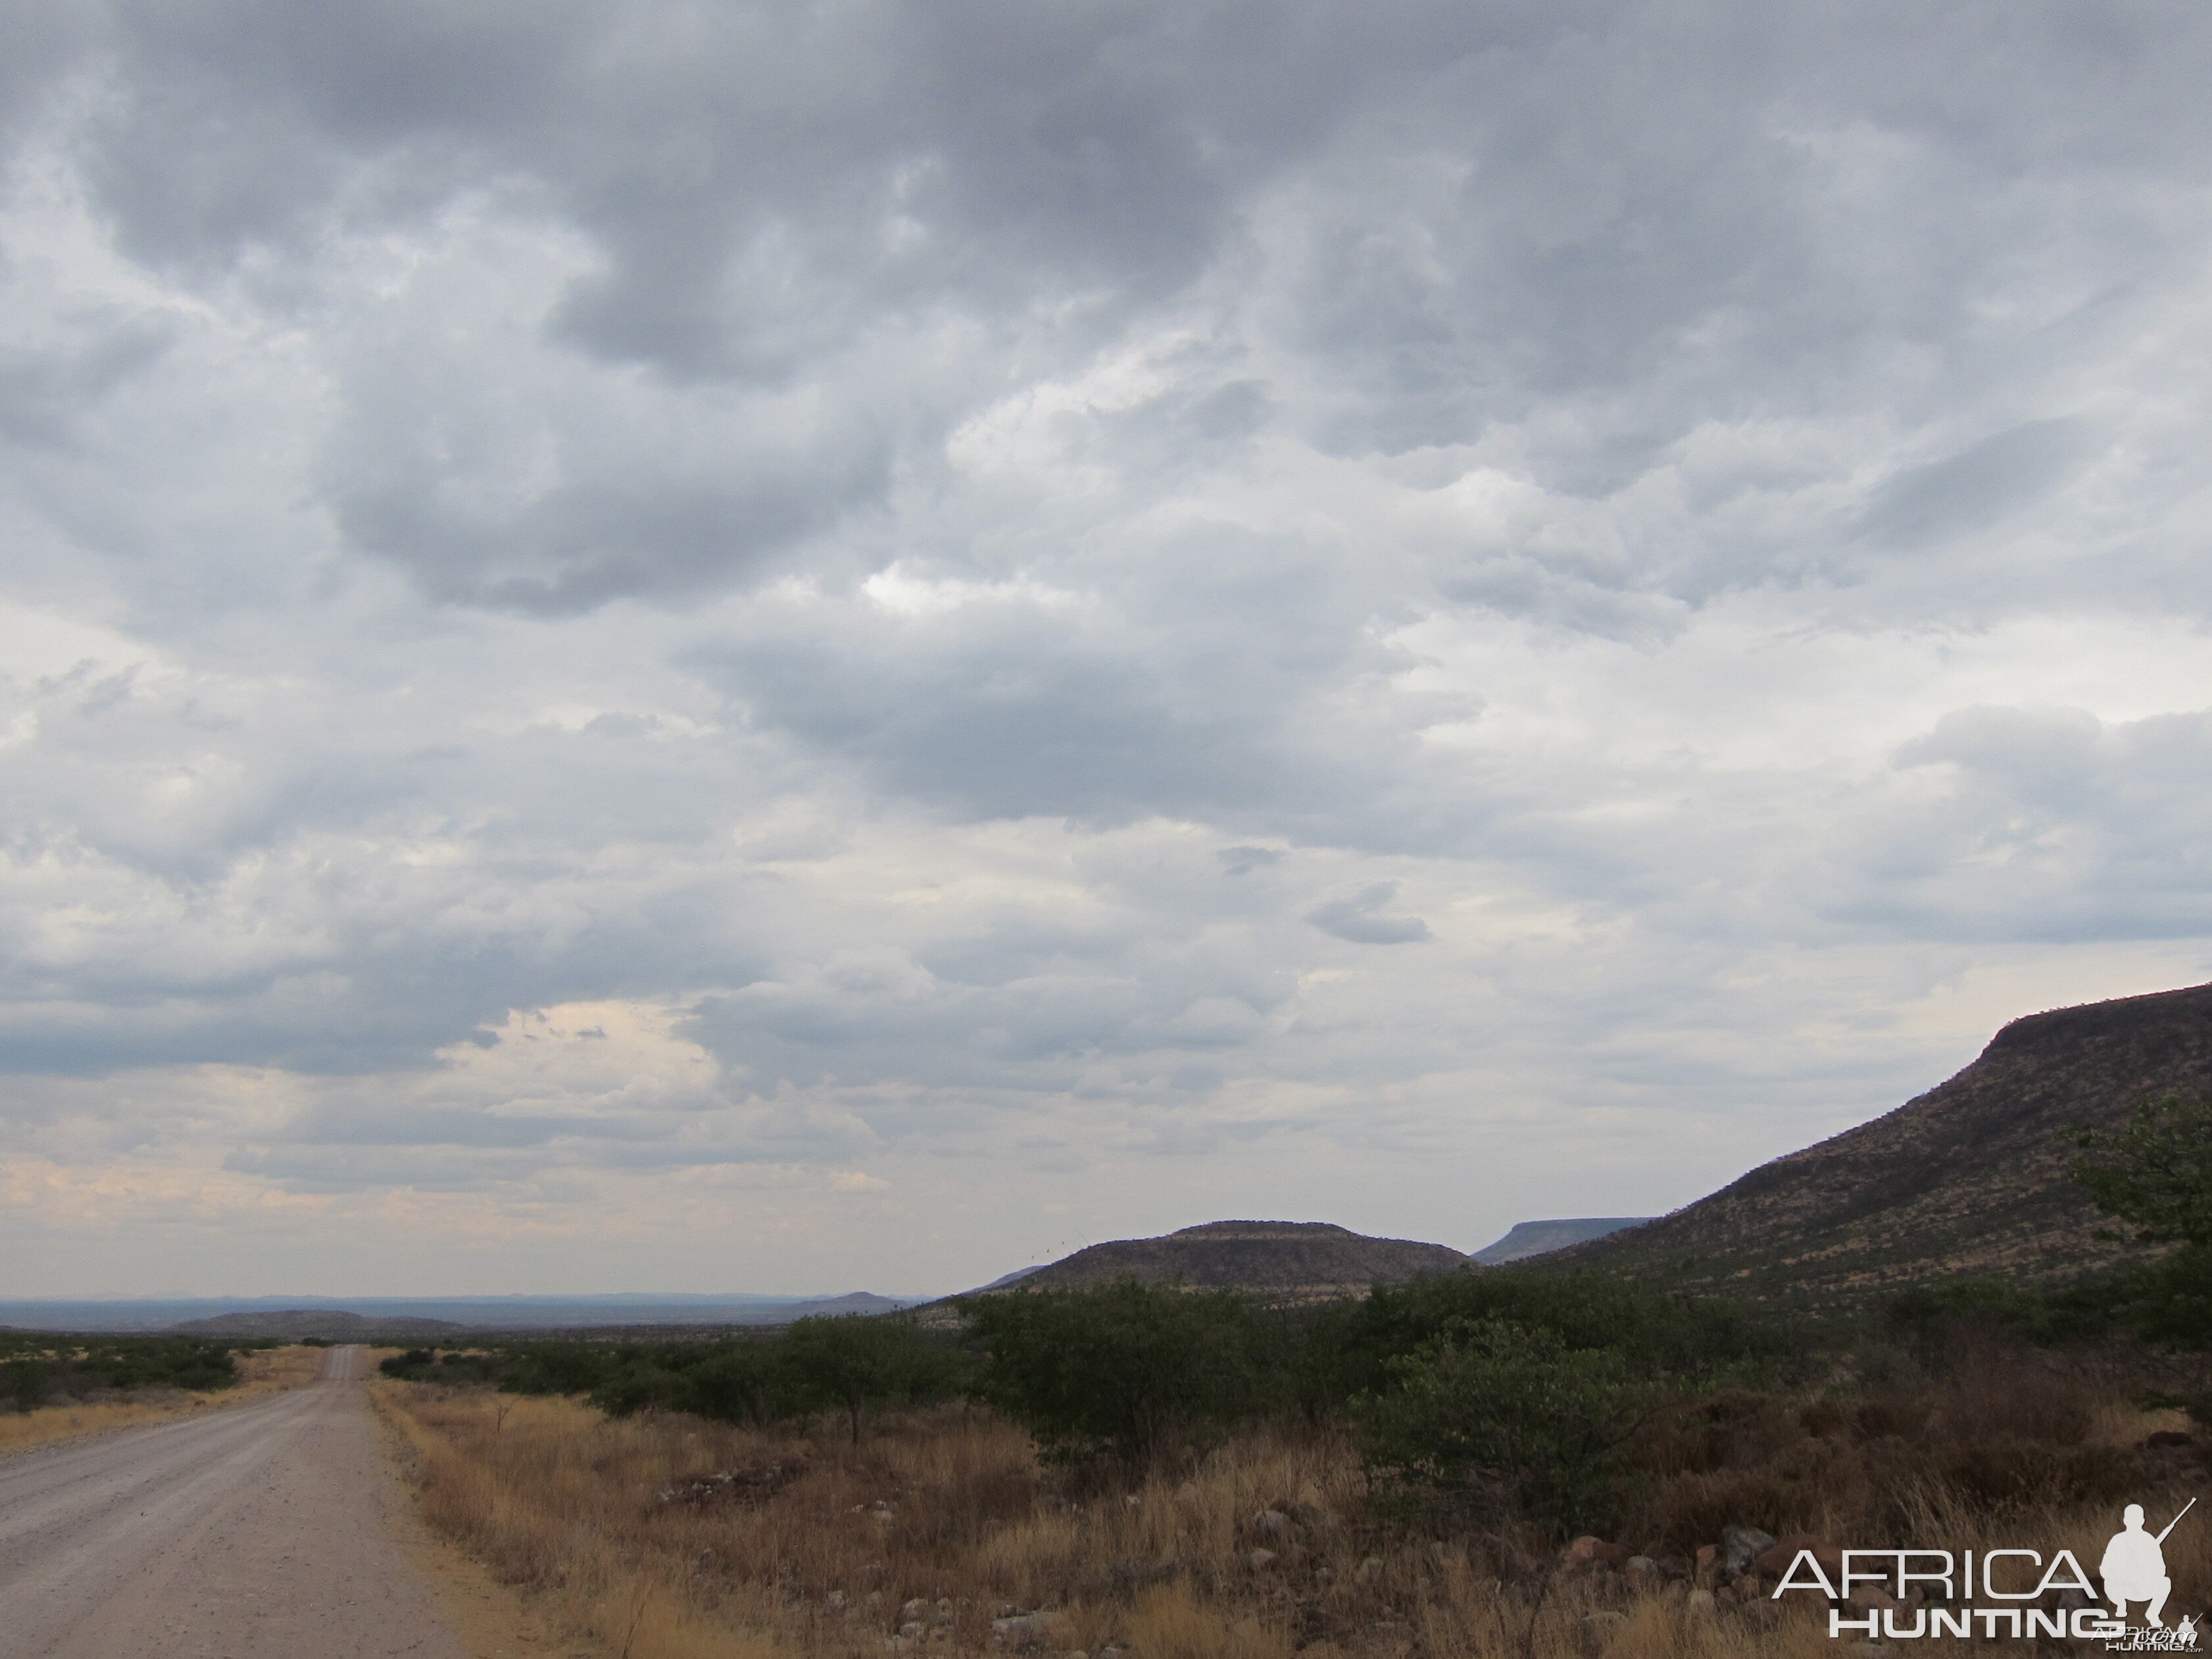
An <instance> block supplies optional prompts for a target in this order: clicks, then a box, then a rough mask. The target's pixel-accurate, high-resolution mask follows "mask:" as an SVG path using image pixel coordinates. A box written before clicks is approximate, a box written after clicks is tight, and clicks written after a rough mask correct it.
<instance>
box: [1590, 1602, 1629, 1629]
mask: <svg viewBox="0 0 2212 1659" xmlns="http://www.w3.org/2000/svg"><path fill="white" fill-rule="evenodd" d="M1627 1622H1628V1615H1627V1614H1626V1613H1615V1612H1613V1610H1612V1609H1611V1608H1610V1607H1600V1608H1599V1609H1598V1610H1597V1611H1596V1612H1595V1613H1584V1614H1583V1624H1585V1625H1587V1626H1589V1627H1590V1628H1591V1629H1592V1630H1596V1631H1607V1630H1619V1629H1620V1627H1621V1626H1623V1625H1625V1624H1626V1623H1627Z"/></svg>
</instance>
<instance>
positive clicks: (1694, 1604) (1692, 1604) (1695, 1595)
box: [1687, 1589, 1720, 1613]
mask: <svg viewBox="0 0 2212 1659" xmlns="http://www.w3.org/2000/svg"><path fill="white" fill-rule="evenodd" d="M1687 1606H1688V1607H1689V1609H1690V1611H1691V1612H1692V1613H1717V1612H1718V1611H1719V1610H1720V1603H1719V1601H1717V1600H1715V1599H1714V1596H1713V1593H1712V1592H1711V1590H1709V1589H1693V1590H1692V1591H1691V1592H1690V1595H1689V1601H1688V1602H1687Z"/></svg>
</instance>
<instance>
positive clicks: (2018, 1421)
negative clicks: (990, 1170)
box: [371, 1365, 2212, 1659]
mask: <svg viewBox="0 0 2212 1659" xmlns="http://www.w3.org/2000/svg"><path fill="white" fill-rule="evenodd" d="M371 1392H372V1397H373V1398H374V1401H375V1402H376V1404H377V1407H378V1409H379V1410H380V1412H382V1413H384V1414H385V1416H386V1419H388V1420H389V1421H390V1422H391V1423H392V1425H393V1426H394V1427H395V1428H396V1429H397V1430H398V1432H399V1433H400V1435H401V1436H402V1437H404V1440H405V1442H406V1443H407V1445H408V1446H409V1447H410V1449H411V1450H412V1453H413V1455H414V1458H415V1460H416V1468H415V1469H414V1471H413V1473H414V1476H415V1479H416V1481H417V1483H418V1486H419V1491H420V1498H421V1503H422V1512H423V1514H424V1516H425V1517H426V1518H427V1519H428V1522H430V1523H431V1524H432V1525H433V1526H434V1527H435V1528H437V1529H438V1530H440V1531H441V1532H442V1533H444V1534H446V1535H447V1536H448V1537H450V1538H452V1539H453V1540H454V1541H456V1542H457V1543H459V1545H460V1546H461V1547H464V1548H465V1549H466V1550H467V1551H469V1552H470V1553H471V1554H473V1555H475V1556H476V1557H477V1559H481V1560H483V1561H484V1562H485V1563H486V1564H487V1565H489V1567H490V1568H491V1569H492V1571H494V1572H495V1573H496V1574H497V1575H498V1576H500V1577H502V1578H504V1579H506V1580H507V1581H508V1582H510V1583H515V1584H519V1585H522V1586H526V1587H527V1588H529V1589H532V1591H534V1592H535V1593H536V1594H537V1595H538V1596H539V1597H541V1598H543V1601H542V1603H541V1604H542V1605H546V1606H548V1607H550V1608H551V1609H552V1610H553V1611H554V1612H555V1613H556V1615H557V1616H558V1617H559V1618H560V1619H562V1620H564V1621H565V1622H566V1623H567V1624H568V1626H569V1627H570V1628H571V1629H572V1630H574V1632H577V1633H578V1634H579V1635H580V1636H588V1637H589V1638H592V1639H595V1640H596V1641H597V1642H598V1643H599V1644H600V1645H602V1646H603V1647H604V1648H605V1650H606V1651H607V1652H608V1653H610V1654H611V1655H618V1656H621V1659H772V1656H785V1659H860V1656H867V1659H882V1656H884V1655H886V1654H888V1653H902V1652H907V1653H915V1654H921V1655H926V1656H931V1659H935V1656H946V1659H951V1656H968V1655H982V1654H991V1653H996V1654H1002V1655H1003V1654H1011V1653H1012V1652H1013V1651H1015V1650H1018V1649H1023V1648H1027V1649H1030V1650H1033V1651H1041V1652H1043V1653H1048V1654H1060V1655H1069V1654H1073V1653H1077V1652H1080V1653H1083V1654H1084V1655H1085V1656H1087V1659H1109V1653H1110V1650H1120V1651H1121V1653H1122V1654H1124V1655H1126V1656H1127V1659H1291V1656H1292V1655H1294V1654H1297V1655H1305V1656H1311V1659H1429V1656H1434V1659H1447V1656H1449V1659H1508V1656H1511V1659H1644V1656H1653V1659H1659V1656H1664V1659H1812V1656H1814V1655H1815V1654H1823V1655H1830V1656H1832V1655H1833V1654H1834V1653H1835V1652H1837V1651H1838V1648H1837V1645H1836V1644H1835V1643H1833V1642H1832V1640H1831V1639H1830V1638H1829V1636H1828V1632H1827V1626H1826V1604H1825V1603H1822V1602H1818V1601H1815V1600H1814V1598H1812V1597H1803V1598H1786V1599H1785V1601H1784V1603H1783V1604H1781V1605H1778V1604H1776V1603H1775V1602H1774V1601H1771V1599H1768V1598H1766V1597H1765V1596H1764V1595H1761V1596H1759V1597H1757V1598H1749V1599H1745V1600H1742V1601H1737V1602H1734V1603H1730V1602H1729V1601H1727V1600H1726V1599H1725V1597H1724V1598H1723V1601H1722V1603H1721V1604H1720V1605H1718V1606H1717V1607H1700V1606H1698V1605H1694V1604H1693V1603H1692V1599H1691V1596H1690V1589H1691V1586H1690V1583H1688V1582H1687V1580H1686V1578H1685V1577H1675V1578H1674V1579H1673V1580H1672V1581H1671V1582H1668V1581H1666V1580H1665V1579H1664V1577H1663V1576H1662V1578H1661V1579H1660V1581H1659V1582H1655V1583H1652V1584H1651V1586H1650V1588H1649V1589H1643V1588H1637V1587H1635V1586H1634V1585H1632V1583H1631V1582H1630V1581H1629V1580H1628V1579H1627V1578H1626V1577H1624V1576H1621V1575H1615V1574H1606V1575H1601V1576H1597V1577H1588V1576H1585V1577H1569V1576H1566V1575H1564V1574H1559V1573H1554V1572H1552V1571H1549V1569H1548V1565H1547V1564H1548V1562H1549V1561H1550V1559H1551V1556H1550V1554H1549V1553H1548V1552H1547V1551H1541V1550H1536V1549H1534V1547H1524V1545H1523V1543H1522V1541H1516V1540H1514V1539H1510V1538H1507V1537H1504V1536H1500V1535H1497V1534H1487V1535H1486V1534H1455V1533H1449V1532H1443V1533H1438V1532H1436V1531H1433V1530H1424V1529H1422V1528H1416V1527H1413V1526H1407V1525H1403V1524H1397V1523H1393V1522H1389V1521H1386V1520H1384V1519H1383V1518H1380V1516H1379V1515H1378V1511H1377V1510H1376V1507H1375V1506H1374V1504H1372V1503H1371V1502H1370V1491H1369V1487H1368V1485H1367V1481H1366V1479H1365V1476H1364V1474H1363V1471H1362V1468H1361V1465H1360V1462H1359V1460H1358V1456H1357V1455H1356V1453H1355V1450H1354V1449H1353V1447H1352V1444H1351V1443H1349V1441H1348V1440H1347V1439H1346V1437H1344V1436H1343V1435H1342V1434H1341V1433H1340V1431H1337V1430H1336V1429H1334V1428H1333V1427H1330V1426H1328V1425H1311V1424H1307V1423H1304V1422H1282V1423H1276V1424H1273V1425H1258V1426H1252V1427H1248V1428H1245V1429H1243V1430H1241V1431H1237V1432H1236V1433H1235V1434H1233V1435H1231V1437H1228V1438H1227V1439H1226V1440H1225V1442H1223V1443H1220V1444H1218V1446H1216V1447H1215V1448H1214V1449H1212V1450H1210V1451H1208V1452H1206V1453H1205V1454H1204V1455H1190V1456H1188V1457H1185V1458H1184V1459H1182V1460H1181V1461H1180V1462H1162V1463H1161V1464H1159V1465H1158V1466H1157V1467H1156V1468H1155V1470H1154V1472H1153V1473H1152V1474H1150V1475H1148V1476H1146V1477H1144V1478H1141V1479H1134V1478H1132V1479H1127V1480H1110V1479H1102V1478H1098V1477H1097V1476H1096V1475H1095V1474H1094V1475H1091V1476H1085V1475H1084V1474H1081V1473H1080V1472H1079V1471H1076V1470H1072V1469H1069V1468H1065V1467H1058V1466H1054V1465H1051V1464H1048V1463H1043V1462H1040V1461H1039V1459H1038V1457H1037V1455H1036V1448H1035V1446H1034V1445H1033V1443H1031V1442H1030V1439H1029V1437H1028V1436H1027V1435H1026V1434H1025V1433H1024V1432H1023V1431H1021V1430H1020V1429H1018V1428H1017V1427H1015V1426H1014V1425H1012V1424H1011V1423H1009V1422H1008V1421H1006V1419H1003V1418H1001V1417H1000V1416H998V1415H997V1414H995V1413H993V1412H991V1411H988V1410H987V1409H983V1408H980V1407H966V1406H947V1407H934V1408H929V1409H926V1410H918V1411H912V1412H907V1413H888V1414H885V1415H884V1416H882V1417H880V1418H878V1419H876V1420H875V1423H874V1425H873V1427H872V1431H871V1432H869V1433H867V1434H866V1435H865V1436H864V1437H863V1438H862V1439H861V1440H860V1443H859V1444H858V1445H854V1444H852V1443H850V1441H849V1437H848V1433H847V1431H846V1428H845V1426H844V1425H842V1423H837V1422H831V1421H829V1420H826V1419H825V1420H823V1421H821V1422H819V1423H817V1424H816V1425H813V1426H812V1429H811V1431H808V1430H807V1429H805V1427H804V1426H803V1425H802V1426H794V1427H788V1428H787V1429H784V1430H781V1431H778V1430H769V1431H763V1430H755V1429H750V1428H745V1427H741V1426H735V1425H727V1424H720V1423H714V1422H708V1421H706V1420H704V1419H698V1418H695V1417H690V1416H687V1415H684V1414H680V1413H656V1412H645V1413H638V1414H635V1415H634V1416H630V1417H628V1418H621V1419H609V1418H607V1417H605V1416H603V1415H602V1414H601V1413H599V1412H598V1411H596V1410H594V1409H592V1408H591V1407H587V1406H586V1405H584V1404H582V1403H581V1402H580V1401H574V1400H570V1399H564V1398H559V1397H536V1398H518V1397H515V1396H512V1395H495V1394H494V1393H492V1392H490V1391H489V1390H487V1389H467V1388H459V1387H453V1386H450V1385H444V1384H435V1383H431V1384H423V1383H374V1384H372V1388H371ZM2170 1426H2175V1423H2174V1421H2173V1419H2172V1418H2171V1416H2170V1415H2169V1414H2160V1413H2142V1412H2139V1411H2136V1410H2134V1409H2133V1408H2132V1407H2130V1406H2129V1405H2128V1403H2127V1401H2126V1399H2125V1397H2124V1391H2123V1390H2122V1389H2118V1387H2117V1386H2109V1385H2099V1384H2093V1383H2087V1382H2082V1381H2078V1380H2075V1379H2071V1378H2068V1377H2064V1376H2052V1375H2050V1374H2047V1373H2044V1372H2039V1371H2036V1370H2033V1368H2024V1367H2021V1366H2017V1365H2014V1366H1995V1367H1991V1368H1989V1369H1987V1370H1980V1369H1977V1370H1975V1371H1974V1372H1972V1374H1970V1375H1968V1376H1965V1377H1963V1378H1960V1379H1954V1380H1953V1381H1950V1382H1946V1383H1929V1384H1923V1385H1921V1386H1919V1387H1918V1388H1917V1389H1913V1390H1909V1391H1902V1392H1893V1393H1891V1394H1888V1395H1881V1396H1879V1397H1873V1396H1868V1397H1858V1396H1847V1397H1842V1398H1838V1397H1837V1396H1834V1395H1826V1394H1820V1393H1815V1392H1809V1391H1808V1392H1800V1393H1796V1394H1780V1393H1777V1394H1771V1395H1759V1396H1744V1397H1739V1398H1736V1399H1735V1400H1733V1401H1730V1402H1729V1403H1728V1405H1727V1406H1726V1407H1725V1408H1724V1409H1722V1410H1721V1411H1720V1412H1719V1413H1718V1415H1717V1416H1716V1417H1714V1418H1712V1419H1710V1420H1708V1421H1706V1422H1705V1424H1704V1425H1702V1427H1700V1426H1699V1425H1696V1424H1692V1425H1689V1426H1688V1427H1682V1426H1680V1425H1678V1426H1677V1427H1676V1428H1674V1430H1671V1431H1668V1432H1667V1433H1655V1434H1654V1435H1653V1437H1651V1440H1650V1444H1649V1445H1648V1447H1646V1448H1645V1450H1646V1453H1647V1462H1648V1467H1650V1469H1651V1470H1652V1472H1653V1479H1652V1480H1651V1481H1650V1483H1649V1485H1648V1486H1647V1487H1646V1489H1645V1491H1644V1494H1643V1497H1642V1498H1641V1499H1640V1501H1639V1504H1638V1509H1637V1511H1636V1513H1635V1515H1634V1516H1633V1518H1632V1520H1631V1522H1629V1525H1628V1529H1627V1531H1626V1533H1625V1534H1624V1536H1625V1538H1626V1539H1628V1540H1630V1541H1633V1542H1635V1543H1636V1544H1637V1546H1638V1547H1639V1548H1648V1549H1650V1550H1654V1551H1659V1552H1662V1553H1664V1552H1668V1551H1673V1550H1676V1549H1683V1548H1687V1547H1694V1546H1693V1544H1690V1543H1688V1542H1687V1541H1689V1540H1692V1538H1701V1537H1705V1536H1710V1535H1712V1534H1717V1528H1718V1527H1719V1525H1720V1524H1723V1522H1730V1521H1735V1522H1745V1523H1747V1524H1753V1525H1759V1526H1764V1527H1768V1528H1771V1529H1772V1530H1775V1531H1777V1532H1780V1531H1781V1530H1783V1528H1784V1525H1785V1524H1798V1525H1802V1527H1803V1528H1804V1529H1805V1530H1807V1531H1810V1532H1814V1533H1816V1534H1820V1535H1821V1536H1823V1537H1826V1538H1828V1539H1831V1540H1833V1541H1838V1542H1844V1543H1849V1544H1851V1545H1854V1546H1857V1547H1877V1546H1880V1545H1884V1544H1904V1543H1910V1544H1912V1545H1914V1546H1916V1547H1934V1548H1943V1547H1951V1548H1954V1549H1960V1548H1973V1549H1975V1550H1977V1551H1979V1550H1982V1549H1986V1548H1988V1547H1991V1546H1992V1545H1995V1544H1999V1543H2002V1544H2004V1545H2008V1546H2012V1547H2027V1548H2039V1549H2042V1550H2044V1551H2045V1553H2046V1555H2047V1553H2048V1552H2049V1551H2050V1550H2051V1549H2053V1548H2055V1547H2059V1546H2064V1547H2070V1548H2071V1549H2073V1550H2074V1552H2075V1555H2076V1556H2077V1558H2078V1559H2081V1561H2082V1562H2083V1564H2084V1565H2086V1566H2087V1569H2088V1571H2091V1572H2094V1571H2095V1570H2096V1563H2097V1560H2098V1558H2099V1556H2100V1553H2101V1552H2102V1550H2103V1547H2104V1544H2105V1541H2106V1539H2107V1538H2108V1537H2109V1536H2110V1535H2111V1534H2112V1532H2113V1530H2114V1529H2115V1528H2116V1527H2117V1524H2118V1520H2117V1508H2118V1503H2117V1495H2118V1494H2121V1493H2124V1496H2125V1498H2127V1499H2129V1500H2130V1501H2138V1502H2142V1503H2144V1504H2147V1505H2148V1506H2150V1507H2151V1508H2152V1510H2153V1511H2154V1516H2156V1515H2160V1514H2171V1513H2172V1510H2173V1509H2175V1508H2178V1507H2179V1502H2180V1500H2181V1498H2182V1497H2183V1496H2185V1494H2186V1493H2188V1492H2191V1491H2194V1490H2195V1489H2196V1488H2197V1486H2198V1485H2200V1484H2201V1482H2202V1478H2203V1474H2204V1466H2203V1463H2202V1462H2198V1461H2195V1454H2194V1453H2193V1452H2185V1453H2176V1454H2173V1455H2171V1456H2164V1455H2154V1454H2150V1453H2146V1452H2143V1451H2142V1450H2140V1449H2139V1448H2140V1446H2141V1443H2142V1439H2143V1437H2144V1436H2145V1435H2147V1434H2148V1432H2149V1431H2151V1430H2153V1429H2157V1428H2163V1427H2170ZM2008 1460H2010V1461H2009V1462H2008ZM718 1477H726V1478H718ZM1263 1511H1272V1512H1273V1514H1274V1515H1275V1516H1281V1517H1283V1521H1282V1522H1272V1521H1270V1522H1262V1523H1259V1524H1255V1517H1257V1516H1261V1513H1262V1512H1263ZM1714 1516H1719V1517H1721V1519H1720V1520H1714V1519H1713V1518H1712V1517H1714ZM1707 1528H1711V1532H1708V1531H1707V1530H1706V1529H1707ZM1673 1537H1679V1538H1680V1539H1682V1540H1684V1541H1685V1542H1684V1543H1679V1544H1678V1543H1675V1542H1674V1541H1671V1539H1672V1538H1673ZM2208 1540H2212V1523H2208V1524H2207V1525H2206V1526H2203V1527H2185V1528H2183V1530H2182V1531H2181V1532H2179V1533H2177V1534H2175V1535H2174V1536H2173V1538H2172V1540H2171V1541H2169V1543H2168V1545H2167V1552H2166V1553H2167V1559H2168V1563H2169V1568H2170V1571H2172V1574H2173V1577H2174V1579H2175V1589H2174V1595H2173V1601H2172V1607H2173V1609H2175V1610H2176V1611H2193V1610H2195V1609H2198V1608H2202V1607H2206V1606H2207V1605H2208V1604H2212V1547H2208V1543H2207V1541H2208ZM1261 1549H1264V1550H1267V1551H1269V1552H1272V1559H1256V1558H1255V1555H1254V1552H1255V1550H1261ZM1770 1588H1771V1586H1770ZM917 1601H918V1602H920V1603H921V1606H920V1607H915V1606H914V1604H915V1603H916V1602H917ZM902 1609H908V1610H910V1611H907V1612H902ZM1040 1611H1041V1612H1043V1613H1046V1614H1047V1615H1048V1618H1047V1619H1046V1620H1043V1621H1039V1623H1038V1624H1036V1625H1035V1626H1030V1627H1028V1628H1017V1629H1015V1630H1012V1631H1008V1630H1003V1629H1002V1630H1000V1631H999V1632H994V1628H993V1620H994V1619H999V1618H1004V1617H1007V1616H1009V1615H1018V1614H1025V1613H1032V1612H1040ZM913 1626H919V1628H918V1629H917V1628H912V1627H913ZM902 1629H903V1630H904V1634H903V1635H902ZM1914 1645H1915V1647H1916V1648H1917V1650H1919V1651H1922V1652H1923V1653H1926V1654H1929V1655H1946V1654H1950V1653H1954V1652H1957V1653H1964V1652H1966V1651H1968V1650H1969V1644H1966V1643H1962V1642H1958V1641H1954V1640H1950V1639H1928V1640H1923V1641H1921V1642H1918V1643H1916V1644H1914Z"/></svg>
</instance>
